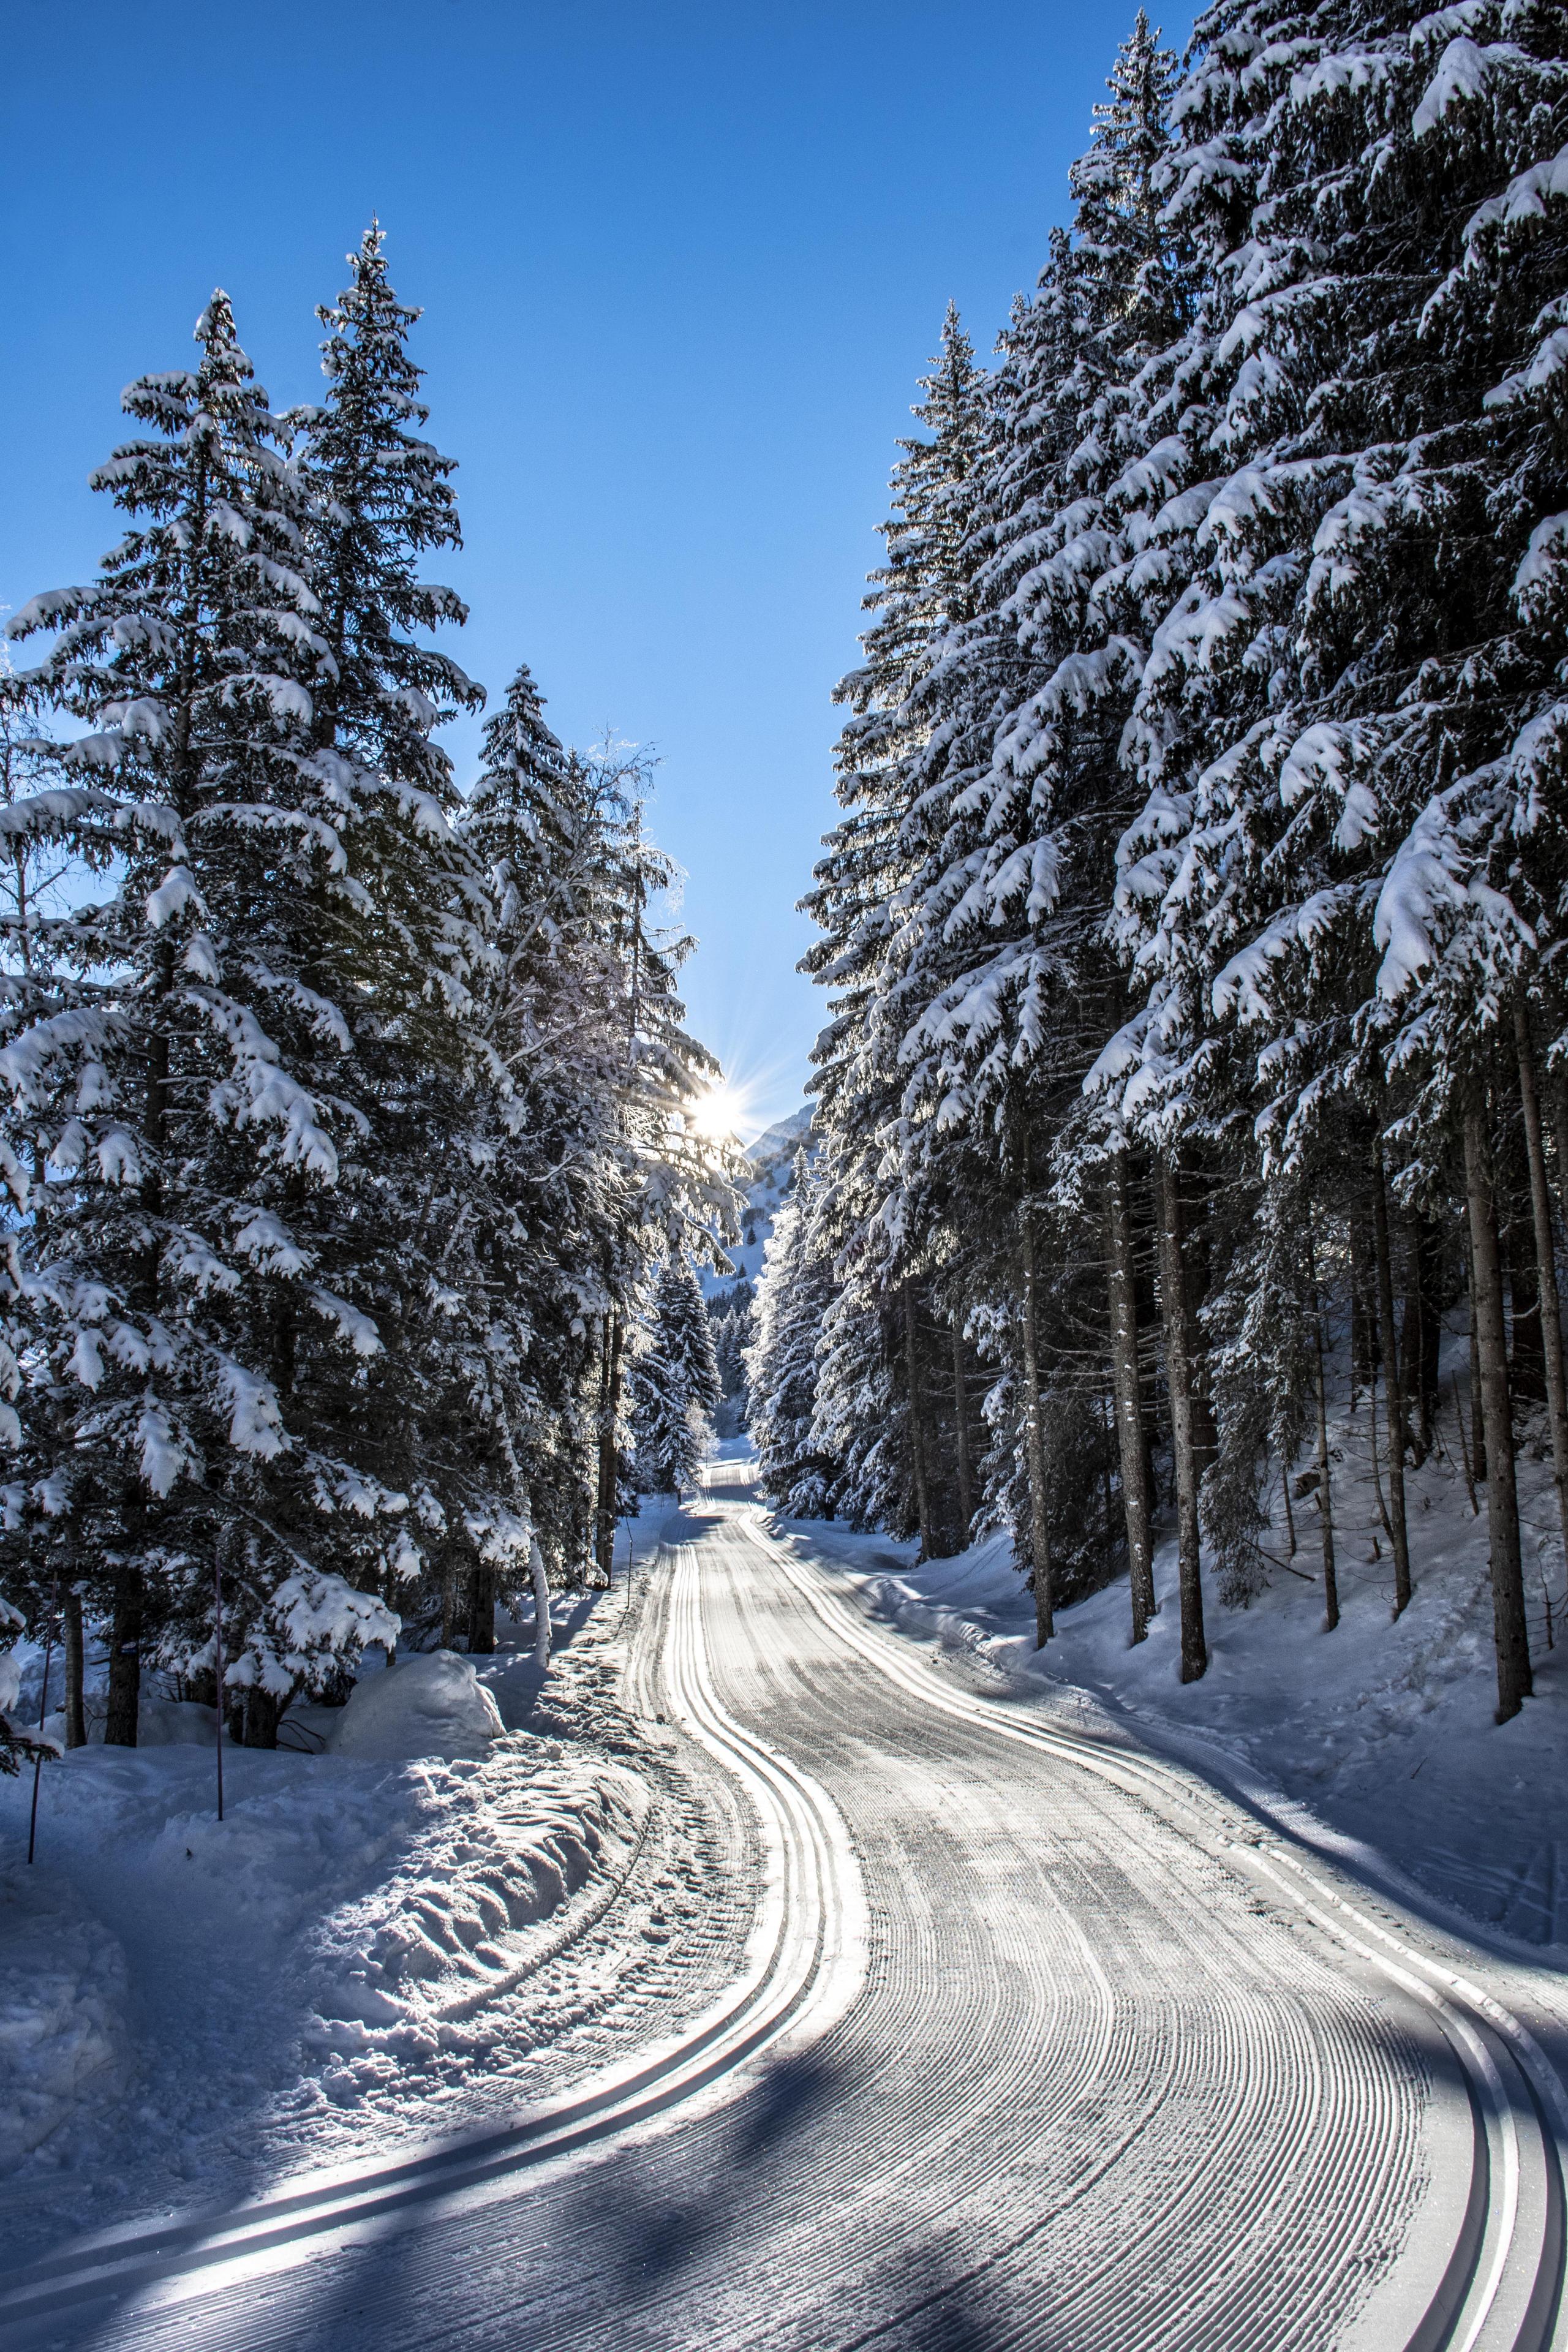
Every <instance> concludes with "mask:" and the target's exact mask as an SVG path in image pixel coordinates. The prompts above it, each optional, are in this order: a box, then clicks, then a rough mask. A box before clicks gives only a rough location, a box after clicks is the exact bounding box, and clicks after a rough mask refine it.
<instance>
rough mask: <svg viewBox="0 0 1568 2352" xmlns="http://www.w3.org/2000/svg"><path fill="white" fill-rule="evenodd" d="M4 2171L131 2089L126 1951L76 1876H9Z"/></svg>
mask: <svg viewBox="0 0 1568 2352" xmlns="http://www.w3.org/2000/svg"><path fill="white" fill-rule="evenodd" d="M0 1917H3V1918H4V1920H5V1937H4V1939H3V1940H0V2174H4V2173H7V2172H9V2171H10V2170H11V2169H12V2168H14V2167H15V2166H16V2165H18V2164H20V2163H21V2162H22V2160H23V2158H26V2157H27V2156H29V2155H30V2154H31V2153H32V2151H33V2150H34V2149H35V2148H37V2147H41V2146H42V2144H43V2142H44V2141H45V2140H47V2138H48V2137H49V2136H50V2134H51V2133H52V2132H54V2131H56V2130H58V2127H59V2126H60V2125H61V2124H62V2123H63V2122H65V2120H66V2119H67V2118H68V2116H70V2115H71V2114H72V2113H73V2112H74V2110H75V2109H76V2107H77V2105H78V2103H79V2101H84V2100H92V2101H93V2102H94V2103H95V2104H96V2103H99V2102H101V2101H105V2100H107V2099H110V2098H111V2097H112V2096H114V2095H117V2094H118V2093H119V2091H120V2090H121V2088H122V2087H123V2079H124V2075H125V2071H126V2058H127V2053H128V2052H129V2049H130V2036H129V2033H128V2032H127V2029H126V2022H125V2015H124V2003H125V1995H126V1967H125V1954H124V1952H123V1950H122V1949H121V1945H120V1942H119V1939H118V1938H117V1937H114V1936H111V1935H110V1933H109V1931H108V1929H107V1928H105V1927H101V1926H100V1923H99V1922H98V1921H97V1920H96V1919H95V1918H93V1916H91V1914H90V1913H89V1911H87V1910H86V1909H85V1908H84V1907H83V1906H82V1905H81V1904H80V1903H79V1901H78V1899H77V1897H76V1895H74V1894H73V1892H72V1890H71V1888H70V1885H69V1884H68V1882H66V1881H64V1880H62V1879H59V1878H58V1877H56V1876H55V1874H52V1873H49V1872H46V1871H43V1870H40V1869H38V1868H37V1866H35V1867H34V1868H32V1869H29V1868H28V1867H27V1865H26V1864H22V1865H21V1866H20V1867H18V1868H13V1869H10V1870H6V1871H5V1872H4V1873H0Z"/></svg>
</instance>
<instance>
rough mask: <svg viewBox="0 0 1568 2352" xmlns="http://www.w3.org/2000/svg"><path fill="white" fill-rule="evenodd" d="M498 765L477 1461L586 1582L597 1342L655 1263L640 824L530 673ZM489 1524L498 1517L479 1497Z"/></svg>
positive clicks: (469, 1235)
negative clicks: (640, 960)
mask: <svg viewBox="0 0 1568 2352" xmlns="http://www.w3.org/2000/svg"><path fill="white" fill-rule="evenodd" d="M484 755H485V756H484V767H483V770H482V772H481V774H480V777H479V782H478V783H477V784H476V785H475V787H474V790H473V792H472V793H471V795H470V797H469V804H468V813H467V814H466V816H465V818H464V820H463V835H464V838H465V841H466V842H467V844H468V846H469V847H470V848H471V849H473V850H474V851H475V852H476V853H477V854H478V855H479V856H480V858H481V859H482V860H483V863H484V866H485V868H486V870H487V873H488V876H489V896H490V901H491V908H492V911H491V913H490V915H489V917H488V918H487V921H488V925H489V928H488V931H487V940H488V945H489V959H488V961H487V963H486V966H485V970H484V973H483V980H482V986H481V988H480V997H481V1003H482V1007H483V1011H482V1015H481V1018H480V1022H479V1031H480V1034H481V1036H482V1039H483V1042H484V1045H485V1048H486V1063H485V1066H484V1070H483V1073H482V1093H481V1102H480V1108H479V1112H478V1113H477V1116H476V1126H475V1129H474V1133H473V1136H472V1138H471V1139H470V1145H469V1150H468V1159H467V1167H466V1169H465V1171H464V1178H463V1181H464V1183H465V1186H466V1201H467V1206H468V1212H469V1213H468V1214H467V1216H466V1218H465V1236H466V1238H465V1243H464V1246H465V1250H466V1252H467V1254H468V1258H469V1261H470V1274H469V1277H468V1281H469V1287H470V1289H471V1293H472V1298H473V1302H474V1304H473V1310H472V1312H471V1314H470V1318H469V1320H470V1323H471V1327H472V1328H471V1332H470V1336H469V1339H468V1349H469V1362H470V1370H469V1373H468V1380H467V1383H466V1385H467V1390H468V1396H469V1398H470V1401H471V1412H472V1415H473V1420H474V1423H475V1427H474V1430H473V1433H472V1435H471V1437H470V1439H469V1440H468V1459H469V1461H470V1463H471V1465H472V1466H473V1468H474V1469H475V1471H476V1472H477V1473H479V1474H480V1475H487V1471H486V1464H485V1456H486V1454H487V1453H488V1454H489V1456H490V1461H489V1468H488V1475H489V1476H490V1478H491V1481H492V1484H499V1487H500V1493H501V1495H502V1496H504V1497H505V1498H506V1499H505V1500H504V1502H503V1504H502V1506H501V1508H502V1509H503V1510H504V1511H505V1512H506V1513H508V1514H510V1521H511V1522H512V1523H513V1524H514V1525H515V1527H516V1528H518V1529H519V1530H520V1531H521V1529H522V1528H525V1527H526V1528H535V1529H537V1531H538V1533H539V1535H540V1537H541V1539H542V1546H543V1549H544V1553H545V1556H546V1559H547V1561H548V1563H549V1565H550V1566H551V1568H552V1569H553V1570H555V1572H556V1573H557V1574H565V1575H567V1576H572V1575H575V1574H580V1573H581V1571H582V1570H583V1568H584V1564H585V1562H586V1560H587V1558H588V1553H589V1543H590V1519H591V1512H592V1505H593V1489H594V1484H595V1476H596V1473H597V1455H598V1438H599V1431H598V1427H597V1415H598V1412H599V1411H600V1409H601V1407H600V1400H599V1398H598V1395H597V1381H598V1375H599V1371H600V1362H599V1353H598V1348H597V1344H596V1342H597V1338H598V1334H599V1332H600V1331H601V1329H602V1327H603V1324H604V1321H605V1318H606V1316H608V1315H609V1314H611V1313H617V1314H623V1315H624V1314H625V1312H626V1309H627V1307H629V1305H630V1304H631V1303H632V1301H633V1300H634V1299H635V1297H636V1295H637V1285H638V1284H639V1282H640V1280H641V1277H642V1273H643V1268H644V1265H645V1262H646V1241H645V1234H644V1221H643V1205H644V1204H643V1199H642V1190H641V1185H640V1182H639V1180H638V1175H637V1169H636V1167H635V1165H634V1163H633V1159H632V1154H631V1150H630V1146H629V1144H628V1140H627V1138H626V1132H625V1126H624V1115H623V1114H624V1104H623V1096H624V1091H625V1088H626V1077H627V1041H626V971H625V970H624V967H623V963H622V960H621V954H620V950H619V948H618V946H617V944H616V931H617V928H618V925H619V922H620V918H621V913H622V886H623V878H624V877H623V871H622V864H621V856H620V845H621V836H622V834H623V832H624V830H625V827H626V819H627V812H626V807H625V805H624V803H623V801H622V798H621V796H620V794H619V793H618V791H616V789H614V788H612V786H611V785H610V783H609V781H608V780H607V778H606V777H605V775H604V774H603V773H601V772H598V771H596V770H595V767H594V766H593V764H592V763H590V762H587V761H583V760H581V759H578V758H575V757H574V756H571V755H569V754H567V753H566V752H565V751H563V747H562V745H561V744H560V742H559V741H558V740H557V739H556V737H555V736H554V734H553V733H552V730H550V728H549V727H548V726H547V724H546V723H545V719H544V716H543V709H542V700H541V698H540V695H539V691H538V688H537V687H536V686H535V684H534V682H533V679H532V677H531V674H530V672H529V670H528V668H527V666H526V665H524V666H523V667H521V669H520V670H519V671H518V673H517V675H516V677H514V679H513V680H512V683H511V686H510V688H509V690H508V693H507V697H506V700H505V702H504V704H503V705H502V707H501V708H500V709H499V710H498V711H497V713H496V714H495V716H494V718H492V719H490V720H489V723H488V725H487V727H486V730H485V738H484ZM476 1439H477V1440H478V1444H476V1443H475V1440H476ZM470 1515H471V1516H473V1515H477V1516H479V1517H483V1516H484V1512H483V1508H482V1506H481V1505H480V1504H479V1501H478V1499H477V1498H476V1502H475V1504H474V1505H473V1506H471V1507H470ZM498 1524H499V1520H498ZM492 1548H493V1547H492ZM520 1564H521V1553H520V1554H519V1558H518V1560H517V1561H514V1562H513V1563H512V1572H513V1574H514V1575H515V1574H516V1573H517V1572H518V1570H519V1568H520ZM495 1585H496V1563H494V1562H493V1561H492V1560H490V1559H488V1558H486V1557H483V1556H481V1557H480V1558H479V1559H478V1560H477V1561H475V1562H474V1563H473V1564H472V1566H471V1569H470V1570H469V1593H468V1611H467V1616H468V1635H469V1641H470V1644H471V1645H472V1646H475V1647H483V1646H487V1645H488V1643H489V1640H490V1639H491V1638H492V1627H493V1612H494V1592H495Z"/></svg>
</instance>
